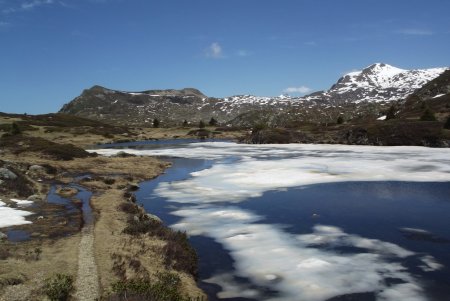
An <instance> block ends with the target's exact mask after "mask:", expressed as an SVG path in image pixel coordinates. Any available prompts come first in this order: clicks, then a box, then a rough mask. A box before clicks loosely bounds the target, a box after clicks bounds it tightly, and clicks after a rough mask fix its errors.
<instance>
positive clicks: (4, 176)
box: [0, 167, 17, 180]
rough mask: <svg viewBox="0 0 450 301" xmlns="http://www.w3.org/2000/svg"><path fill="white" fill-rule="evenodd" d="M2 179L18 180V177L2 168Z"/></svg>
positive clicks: (0, 175) (0, 173) (0, 170)
mask: <svg viewBox="0 0 450 301" xmlns="http://www.w3.org/2000/svg"><path fill="white" fill-rule="evenodd" d="M0 179H4V180H15V179H17V175H16V174H15V173H13V172H12V171H10V170H9V169H7V168H4V167H2V168H0Z"/></svg>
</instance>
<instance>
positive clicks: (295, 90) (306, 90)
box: [283, 86, 312, 94]
mask: <svg viewBox="0 0 450 301" xmlns="http://www.w3.org/2000/svg"><path fill="white" fill-rule="evenodd" d="M311 91H312V89H311V88H308V87H306V86H300V87H289V88H286V89H284V90H283V93H300V94H305V93H309V92H311Z"/></svg>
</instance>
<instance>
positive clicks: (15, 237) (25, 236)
mask: <svg viewBox="0 0 450 301" xmlns="http://www.w3.org/2000/svg"><path fill="white" fill-rule="evenodd" d="M6 235H7V236H8V240H9V241H12V242H19V241H25V240H29V239H30V233H29V232H27V231H23V230H12V229H11V230H8V231H6Z"/></svg>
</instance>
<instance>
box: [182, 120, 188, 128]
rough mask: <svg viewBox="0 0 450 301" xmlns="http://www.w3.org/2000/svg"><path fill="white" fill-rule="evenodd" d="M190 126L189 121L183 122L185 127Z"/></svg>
mask: <svg viewBox="0 0 450 301" xmlns="http://www.w3.org/2000/svg"><path fill="white" fill-rule="evenodd" d="M188 125H189V123H188V121H187V120H186V119H185V120H184V121H183V127H187V126H188Z"/></svg>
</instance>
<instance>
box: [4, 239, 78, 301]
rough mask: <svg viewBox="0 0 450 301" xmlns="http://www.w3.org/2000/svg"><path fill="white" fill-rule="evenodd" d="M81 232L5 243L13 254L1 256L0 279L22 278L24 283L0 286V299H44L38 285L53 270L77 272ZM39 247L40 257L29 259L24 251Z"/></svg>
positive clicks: (40, 285) (42, 282)
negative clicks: (5, 258)
mask: <svg viewBox="0 0 450 301" xmlns="http://www.w3.org/2000/svg"><path fill="white" fill-rule="evenodd" d="M79 242H80V236H79V235H78V234H77V235H72V236H69V237H65V238H60V239H58V240H44V241H36V240H32V241H29V242H22V243H20V244H10V243H6V245H7V247H8V248H9V249H10V253H11V254H13V255H12V256H11V257H9V258H8V259H7V260H0V271H1V273H0V282H1V281H2V280H6V279H14V278H16V279H21V281H22V282H23V283H21V284H18V285H9V286H5V287H3V288H1V287H0V300H2V301H3V300H4V301H14V300H43V298H44V296H43V294H42V292H41V290H40V288H41V287H42V286H43V285H44V280H45V279H46V278H48V277H50V276H52V275H53V274H55V273H63V274H70V275H76V272H77V265H78V245H79ZM36 248H40V249H41V250H42V253H41V254H40V259H39V260H34V259H30V258H29V256H27V255H26V254H27V253H26V252H32V251H34V250H35V249H36Z"/></svg>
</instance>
